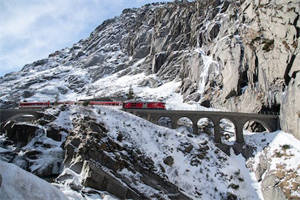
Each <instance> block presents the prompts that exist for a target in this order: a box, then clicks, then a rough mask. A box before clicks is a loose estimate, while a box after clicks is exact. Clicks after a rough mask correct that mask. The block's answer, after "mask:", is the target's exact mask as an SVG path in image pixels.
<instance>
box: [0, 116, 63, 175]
mask: <svg viewBox="0 0 300 200" xmlns="http://www.w3.org/2000/svg"><path fill="white" fill-rule="evenodd" d="M3 130H4V136H5V138H4V140H3V141H1V142H0V146H1V147H2V148H4V149H6V151H3V152H0V155H1V160H4V161H6V162H11V163H14V164H16V165H17V166H19V167H21V168H22V169H24V170H26V171H29V172H31V173H33V174H35V175H37V176H39V177H43V178H47V177H54V176H57V175H58V174H59V173H61V171H62V168H63V149H62V148H61V144H62V143H63V140H62V138H61V135H60V134H58V133H57V131H56V132H55V131H53V129H50V132H49V133H50V134H49V133H47V131H45V129H43V128H42V127H40V126H37V125H34V124H27V123H20V122H13V121H9V122H7V123H6V124H5V125H4V127H3ZM54 133H55V134H54ZM52 139H53V140H52ZM59 139H60V140H59Z"/></svg>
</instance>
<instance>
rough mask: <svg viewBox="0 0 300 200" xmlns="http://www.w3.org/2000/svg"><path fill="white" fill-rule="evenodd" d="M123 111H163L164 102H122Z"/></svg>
mask: <svg viewBox="0 0 300 200" xmlns="http://www.w3.org/2000/svg"><path fill="white" fill-rule="evenodd" d="M123 109H159V110H165V109H166V106H165V103H164V102H124V103H123Z"/></svg>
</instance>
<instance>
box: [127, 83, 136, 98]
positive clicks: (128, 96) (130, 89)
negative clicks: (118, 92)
mask: <svg viewBox="0 0 300 200" xmlns="http://www.w3.org/2000/svg"><path fill="white" fill-rule="evenodd" d="M133 98H134V92H133V89H132V86H131V85H130V86H129V91H128V94H127V99H128V100H129V99H133Z"/></svg>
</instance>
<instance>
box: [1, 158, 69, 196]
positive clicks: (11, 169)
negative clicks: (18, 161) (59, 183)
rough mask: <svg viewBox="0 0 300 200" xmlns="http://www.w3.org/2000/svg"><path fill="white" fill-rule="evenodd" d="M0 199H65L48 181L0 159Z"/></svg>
mask: <svg viewBox="0 0 300 200" xmlns="http://www.w3.org/2000/svg"><path fill="white" fill-rule="evenodd" d="M0 176H1V181H0V183H1V184H0V199H3V200H4V199H7V200H9V199H11V200H14V199H18V200H28V199H31V200H53V199H57V200H65V199H67V198H66V197H65V196H64V194H63V193H62V192H61V191H60V190H59V189H57V188H55V187H54V186H52V185H51V184H50V183H47V182H46V181H44V180H43V179H40V178H38V177H36V176H34V175H33V174H31V173H29V172H26V171H25V170H23V169H21V168H19V167H17V166H16V165H14V164H9V163H6V162H3V161H1V160H0Z"/></svg>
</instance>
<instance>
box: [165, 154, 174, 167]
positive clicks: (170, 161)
mask: <svg viewBox="0 0 300 200" xmlns="http://www.w3.org/2000/svg"><path fill="white" fill-rule="evenodd" d="M164 163H165V164H166V165H169V166H170V167H172V165H173V164H174V158H173V157H172V156H167V157H166V158H165V159H164Z"/></svg>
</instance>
